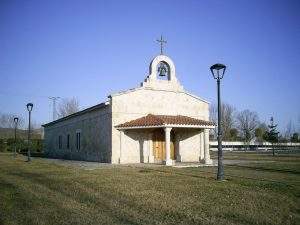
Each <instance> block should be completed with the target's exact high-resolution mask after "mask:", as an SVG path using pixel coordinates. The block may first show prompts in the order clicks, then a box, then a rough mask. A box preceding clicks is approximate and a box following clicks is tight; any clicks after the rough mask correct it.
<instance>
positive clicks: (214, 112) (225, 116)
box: [209, 103, 236, 140]
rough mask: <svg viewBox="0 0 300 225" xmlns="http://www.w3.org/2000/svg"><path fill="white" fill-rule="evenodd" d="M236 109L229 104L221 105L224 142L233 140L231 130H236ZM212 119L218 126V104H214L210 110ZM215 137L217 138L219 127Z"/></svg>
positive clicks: (215, 130) (214, 132)
mask: <svg viewBox="0 0 300 225" xmlns="http://www.w3.org/2000/svg"><path fill="white" fill-rule="evenodd" d="M235 112H236V110H235V108H234V107H233V106H232V105H230V104H227V103H223V104H222V105H221V113H222V118H221V125H222V136H223V140H230V139H231V132H230V130H231V129H233V128H234V124H235V119H234V115H235ZM209 113H210V119H211V120H212V121H213V122H214V123H215V124H218V106H217V105H216V104H212V105H211V107H210V109H209ZM213 135H214V137H217V127H216V128H215V129H214V130H213Z"/></svg>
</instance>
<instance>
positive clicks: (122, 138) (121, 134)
mask: <svg viewBox="0 0 300 225" xmlns="http://www.w3.org/2000/svg"><path fill="white" fill-rule="evenodd" d="M123 140H124V131H123V130H120V153H119V164H121V163H122V148H123Z"/></svg>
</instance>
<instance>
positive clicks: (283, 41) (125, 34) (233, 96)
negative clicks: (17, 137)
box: [0, 0, 300, 130]
mask: <svg viewBox="0 0 300 225" xmlns="http://www.w3.org/2000/svg"><path fill="white" fill-rule="evenodd" d="M299 11H300V2H299V1H297V0H295V1H292V0H282V1H276V0H269V1H266V0H259V1H254V0H253V1H246V0H244V1H243V0H239V1H230V0H228V1H224V0H210V1H209V0H207V1H204V0H203V1H202V0H194V1H192V0H186V1H179V0H177V1H176V0H164V1H161V0H151V1H146V0H144V1H143V0H139V1H130V0H127V1H121V0H120V1H115V0H109V1H100V0H98V1H93V0H89V1H84V0H82V1H78V0H64V1H62V0H51V1H41V0H38V1H34V0H29V1H22V0H18V1H17V0H1V1H0V78H1V80H0V82H1V83H0V111H1V112H6V113H15V114H18V115H20V116H23V117H26V115H27V114H26V109H25V104H26V103H27V102H29V101H32V102H33V103H34V110H33V120H34V121H36V122H37V123H44V122H47V121H49V120H50V118H51V108H50V102H49V100H48V99H47V96H60V97H73V96H74V97H77V98H78V99H79V101H80V105H81V107H82V108H85V107H89V106H92V105H95V104H97V103H99V102H102V101H104V100H105V99H106V97H107V95H109V94H110V93H113V92H116V91H120V90H126V89H129V88H133V87H136V86H138V85H139V83H140V82H141V81H142V80H143V79H144V78H145V77H146V76H147V73H148V65H149V63H150V61H151V59H152V58H153V57H155V56H156V55H157V54H158V53H159V45H158V44H157V43H156V42H155V40H156V39H157V38H159V36H160V34H163V36H164V37H165V38H166V39H167V41H168V44H167V46H166V50H165V51H166V54H167V55H168V56H170V57H171V58H172V59H173V61H174V62H175V65H176V70H177V73H178V74H177V76H178V79H179V80H180V82H181V83H182V84H183V85H184V87H185V89H187V90H188V91H189V92H191V93H194V94H196V95H199V96H201V97H202V98H204V99H207V100H208V101H210V102H215V99H216V83H215V81H214V80H213V79H212V76H211V74H210V72H209V67H210V66H211V65H212V64H214V63H216V62H220V63H224V64H226V65H227V67H228V70H227V73H226V74H225V77H224V79H223V81H222V97H223V99H222V100H223V101H225V102H227V103H230V104H232V105H234V106H235V107H236V108H237V109H238V110H243V109H250V110H254V111H257V112H258V114H259V117H260V119H261V120H262V121H265V122H268V120H269V118H270V117H271V116H274V118H275V120H276V121H277V122H278V123H279V125H280V129H282V130H283V129H285V127H286V124H287V123H288V122H289V120H293V122H294V124H295V126H298V127H299V126H300V124H299V123H300V121H299V120H300V103H299V99H300V98H299V97H300V91H299V84H300V75H299V74H298V73H297V71H298V66H299V62H300V44H299V43H300V14H299Z"/></svg>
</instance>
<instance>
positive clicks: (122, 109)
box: [44, 37, 214, 165]
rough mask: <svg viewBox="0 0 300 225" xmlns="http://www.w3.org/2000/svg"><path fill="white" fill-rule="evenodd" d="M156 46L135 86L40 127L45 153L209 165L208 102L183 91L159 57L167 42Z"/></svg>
mask: <svg viewBox="0 0 300 225" xmlns="http://www.w3.org/2000/svg"><path fill="white" fill-rule="evenodd" d="M158 41H159V43H160V44H161V49H160V50H161V51H160V54H159V55H157V56H156V57H154V59H153V60H152V61H151V62H150V65H149V74H148V76H147V77H146V78H145V80H144V81H143V82H142V83H141V84H140V86H139V87H136V88H134V89H129V90H127V91H122V92H118V93H114V94H111V95H109V96H108V99H107V101H106V102H103V103H101V104H99V105H96V106H93V107H90V108H87V109H85V110H83V111H80V112H77V113H75V114H72V115H69V116H67V117H64V118H61V119H58V120H56V121H53V122H51V123H48V124H45V125H44V128H45V149H46V154H48V155H49V156H50V157H63V158H69V159H78V160H87V161H98V162H109V163H121V164H126V163H160V164H165V165H174V164H176V162H199V161H200V162H203V163H206V164H210V163H211V159H210V155H209V129H212V128H214V124H213V123H212V122H210V121H209V103H208V102H207V101H205V100H203V99H201V98H199V97H197V96H195V95H193V94H190V93H189V92H187V91H186V90H185V89H184V88H183V86H182V85H181V84H180V82H179V81H178V79H177V77H176V69H175V64H174V63H173V61H172V60H171V59H170V58H169V57H168V56H166V55H165V54H164V52H163V44H165V43H166V41H165V40H163V38H162V37H161V39H160V40H158ZM161 77H164V78H165V79H161ZM78 134H79V135H78ZM78 138H79V139H80V140H78ZM58 142H63V143H58ZM64 142H65V143H69V144H68V146H67V145H66V144H64ZM78 143H80V144H79V145H78Z"/></svg>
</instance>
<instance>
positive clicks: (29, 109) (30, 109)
mask: <svg viewBox="0 0 300 225" xmlns="http://www.w3.org/2000/svg"><path fill="white" fill-rule="evenodd" d="M26 106H27V110H28V112H31V111H32V108H33V104H32V103H28V104H27V105H26Z"/></svg>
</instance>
